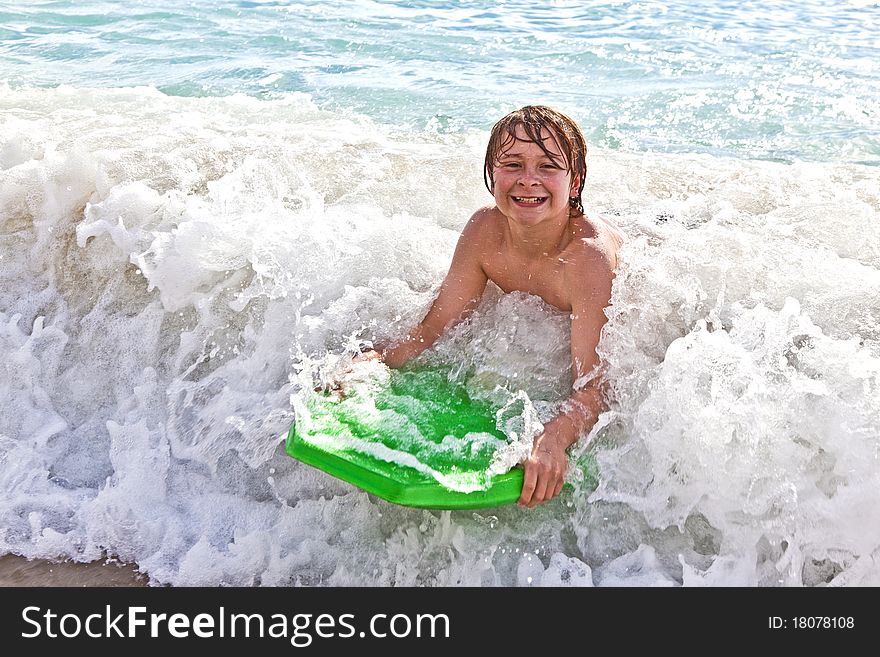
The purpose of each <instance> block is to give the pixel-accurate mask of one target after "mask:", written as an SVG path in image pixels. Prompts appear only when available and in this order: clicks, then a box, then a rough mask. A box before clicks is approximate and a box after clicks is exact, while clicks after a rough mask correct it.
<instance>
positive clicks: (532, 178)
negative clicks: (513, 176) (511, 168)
mask: <svg viewBox="0 0 880 657" xmlns="http://www.w3.org/2000/svg"><path fill="white" fill-rule="evenodd" d="M518 182H519V184H520V185H522V186H523V187H531V186H533V185H537V184H539V183H540V181H539V180H538V176H537V175H536V174H535V172H534V171H527V170H525V169H524V170H523V172H522V174H520V177H519V181H518Z"/></svg>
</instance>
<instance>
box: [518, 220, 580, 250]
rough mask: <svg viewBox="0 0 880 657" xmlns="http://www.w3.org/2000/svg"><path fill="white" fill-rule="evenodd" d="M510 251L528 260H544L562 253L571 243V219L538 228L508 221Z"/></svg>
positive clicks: (545, 224)
mask: <svg viewBox="0 0 880 657" xmlns="http://www.w3.org/2000/svg"><path fill="white" fill-rule="evenodd" d="M507 229H508V232H509V234H510V249H511V250H512V251H514V252H515V253H517V254H519V255H522V256H524V257H527V258H542V257H550V256H555V255H558V254H559V253H561V252H562V251H563V250H564V249H565V247H566V246H568V243H569V242H570V241H571V220H570V217H565V219H563V220H561V221H557V222H553V223H552V224H551V223H548V222H544V223H541V224H539V225H537V226H521V225H519V224H515V223H514V222H512V221H510V220H509V219H508V220H507Z"/></svg>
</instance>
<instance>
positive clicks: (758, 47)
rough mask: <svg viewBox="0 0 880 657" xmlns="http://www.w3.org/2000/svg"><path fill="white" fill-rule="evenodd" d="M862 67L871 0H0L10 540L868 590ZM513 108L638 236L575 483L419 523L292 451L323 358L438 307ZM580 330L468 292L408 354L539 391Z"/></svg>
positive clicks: (440, 578) (178, 572)
mask: <svg viewBox="0 0 880 657" xmlns="http://www.w3.org/2000/svg"><path fill="white" fill-rule="evenodd" d="M878 61H880V3H877V2H869V1H864V0H860V1H850V2H836V3H826V2H819V1H818V0H807V1H791V2H787V1H786V2H783V1H777V2H763V3H743V2H723V1H719V2H708V3H693V2H683V1H670V2H629V1H614V2H590V1H584V0H580V1H578V2H568V1H555V2H543V3H537V2H532V1H529V0H510V1H507V2H488V1H464V2H451V1H443V2H426V1H419V2H402V1H378V0H354V1H352V2H346V3H341V2H340V3H330V2H326V3H325V2H280V1H277V2H276V1H267V2H260V1H251V2H210V3H209V2H205V1H203V0H195V1H192V2H188V3H172V2H168V1H165V0H154V1H150V2H96V1H92V0H85V1H79V2H73V1H72V0H59V1H48V2H15V3H9V2H0V555H4V554H12V555H21V556H24V557H28V558H42V559H52V560H65V559H68V560H74V561H82V562H88V561H94V560H100V559H105V558H108V557H110V558H113V559H119V560H121V561H125V562H129V563H133V564H136V566H137V568H138V569H139V570H140V571H141V572H142V573H144V574H145V576H147V577H148V578H149V581H150V583H152V584H156V585H164V584H170V585H176V586H184V585H208V586H219V585H243V586H275V585H280V586H286V585H325V586H339V585H355V586H360V585H367V586H383V587H384V586H454V585H474V586H538V585H554V586H564V585H572V586H680V585H684V586H761V587H774V586H826V585H829V586H865V585H873V586H878V585H880V68H878V67H877V65H876V62H878ZM529 103H541V104H548V105H552V106H555V107H557V108H559V109H561V110H563V111H565V112H567V113H569V114H570V115H571V116H573V117H574V118H575V119H576V120H577V121H578V122H579V123H580V124H581V126H582V127H583V130H584V133H585V134H586V136H587V138H588V140H589V144H590V150H589V153H588V179H587V184H586V189H585V192H584V200H585V204H586V206H587V211H588V213H594V214H602V215H604V216H605V217H606V218H608V219H610V220H612V221H614V222H616V223H617V224H618V225H619V226H620V228H621V229H622V231H623V232H624V233H625V234H626V236H627V238H628V239H627V243H626V245H625V246H624V248H623V250H622V252H621V263H620V267H619V269H618V275H617V278H616V280H615V284H614V290H613V296H612V303H611V306H610V307H609V308H608V311H607V314H608V316H609V320H608V324H607V326H606V329H605V331H604V334H603V338H602V341H601V344H600V352H601V354H602V355H603V357H604V359H605V361H606V362H607V364H608V377H609V381H610V389H611V404H610V410H609V411H608V412H607V413H605V414H604V415H603V416H602V418H601V419H600V422H599V423H598V425H597V427H596V428H595V429H594V430H593V431H592V432H591V434H590V435H589V436H587V437H584V438H583V439H582V440H581V443H580V445H579V447H578V449H579V450H589V451H591V452H592V453H593V455H594V458H595V460H596V462H597V464H598V469H599V486H598V488H597V489H596V490H595V491H592V492H591V491H589V490H586V489H584V488H583V487H582V486H580V485H579V482H578V481H577V480H576V479H575V480H573V482H572V483H573V486H572V488H570V489H566V491H565V492H564V493H563V494H562V495H561V496H560V497H559V498H557V499H555V500H554V501H552V502H551V503H548V504H545V505H542V506H540V507H538V508H536V509H534V510H523V509H519V508H517V507H515V506H509V507H501V508H497V509H490V510H486V511H481V512H474V511H456V512H448V511H447V512H441V511H425V510H416V509H407V508H403V507H398V506H394V505H390V504H387V503H385V502H384V501H382V500H380V499H377V498H375V497H371V496H369V495H367V494H366V493H363V492H361V491H359V490H357V489H354V488H352V487H351V486H349V485H348V484H346V483H344V482H342V481H339V480H336V479H333V478H331V477H329V476H327V475H324V474H322V473H321V472H319V471H317V470H315V469H313V468H310V467H308V466H306V465H303V464H300V463H298V462H296V461H294V460H293V459H291V458H290V457H288V456H287V455H286V454H285V452H284V446H283V440H284V437H285V435H286V432H287V429H288V428H289V426H290V424H291V423H292V422H293V421H294V410H293V409H294V407H295V401H296V399H297V398H298V396H301V395H303V394H307V391H308V389H309V383H310V382H311V380H312V377H313V376H314V373H315V372H316V371H319V370H321V368H327V367H330V366H332V364H333V362H334V359H336V358H337V357H338V356H339V355H340V354H341V353H344V352H345V349H346V347H347V346H348V345H351V344H352V343H354V342H356V341H357V340H389V339H393V338H394V337H396V336H398V337H399V336H401V335H402V334H404V333H405V331H406V330H407V329H408V328H409V327H411V326H412V325H413V324H414V323H415V322H417V321H418V320H419V319H420V318H421V316H422V315H423V313H424V312H425V311H426V309H427V307H428V306H429V304H430V303H431V301H432V299H433V297H434V295H435V294H436V292H437V289H438V286H439V284H440V282H441V281H442V278H443V276H444V274H445V272H446V269H447V267H448V265H449V261H450V258H451V255H452V251H453V248H454V246H455V243H456V239H457V236H458V233H459V231H460V230H461V228H462V227H463V226H464V224H465V222H466V221H467V219H468V218H469V216H470V215H471V213H472V212H473V211H474V210H475V209H477V208H478V207H481V206H482V205H485V204H488V203H490V202H491V197H490V196H489V194H488V192H487V191H486V190H485V188H484V187H483V183H482V173H481V166H482V157H483V152H484V149H485V143H486V138H487V136H488V130H489V128H490V127H491V125H492V124H493V123H494V121H495V120H497V119H498V118H500V117H501V116H502V115H503V114H505V113H506V112H508V111H510V110H512V109H515V108H517V107H519V106H521V105H524V104H529ZM568 330H569V328H568V318H567V316H566V315H565V314H563V313H559V312H558V311H555V310H553V309H552V308H551V307H549V306H547V305H546V304H544V302H543V301H542V300H541V299H539V298H536V297H531V296H529V295H525V294H520V293H514V294H510V295H504V294H502V293H501V292H500V291H499V290H498V289H497V288H491V286H490V289H488V290H487V293H486V295H485V298H484V299H483V301H482V303H481V305H480V307H479V308H478V310H477V312H476V314H475V316H474V317H473V320H472V321H470V322H469V323H467V324H465V325H462V326H460V327H458V328H457V329H456V330H455V331H454V332H453V333H452V334H450V335H449V336H447V337H446V338H445V339H444V340H443V341H441V342H440V343H439V344H438V345H437V346H436V348H435V349H433V350H432V351H431V352H429V353H427V354H426V355H425V356H423V359H424V360H425V361H426V362H429V363H437V364H442V365H455V366H456V367H459V370H460V372H461V376H462V377H464V379H465V380H466V382H467V384H468V386H470V387H471V388H473V389H474V390H476V391H481V390H482V391H499V390H501V391H504V393H505V394H509V395H520V397H521V398H523V399H525V400H527V403H524V405H523V406H524V410H523V414H524V417H525V416H526V415H528V413H529V412H538V413H539V414H540V413H542V412H543V413H545V414H546V413H547V412H548V411H547V409H551V408H552V407H553V405H554V404H556V403H558V402H559V401H560V400H561V399H563V398H564V397H565V395H566V394H567V392H566V391H567V389H568V386H569V383H570V380H569V376H570V373H569V364H568V358H569V357H568V341H569V335H568ZM536 409H537V410H536ZM542 409H543V410H542Z"/></svg>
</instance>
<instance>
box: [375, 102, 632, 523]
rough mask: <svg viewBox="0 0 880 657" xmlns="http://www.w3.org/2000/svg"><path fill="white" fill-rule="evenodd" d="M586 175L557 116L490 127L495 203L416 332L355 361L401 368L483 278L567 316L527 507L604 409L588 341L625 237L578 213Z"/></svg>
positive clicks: (487, 174) (592, 341) (539, 498)
mask: <svg viewBox="0 0 880 657" xmlns="http://www.w3.org/2000/svg"><path fill="white" fill-rule="evenodd" d="M585 176H586V142H585V140H584V137H583V135H582V134H581V131H580V129H579V128H578V127H577V124H575V122H574V121H572V120H571V119H570V118H568V117H567V116H565V115H564V114H562V113H560V112H558V111H556V110H553V109H550V108H548V107H543V106H527V107H523V108H522V109H519V110H516V111H514V112H511V113H510V114H508V115H507V116H505V117H504V118H502V119H501V120H500V121H498V123H496V124H495V126H494V127H493V129H492V133H491V136H490V138H489V145H488V148H487V149H486V160H485V168H484V181H485V183H486V187H487V188H488V189H489V192H490V193H491V194H492V195H493V196H494V197H495V205H494V206H493V207H486V208H483V209H481V210H478V211H477V212H476V213H474V215H473V216H472V217H471V219H470V221H468V223H467V225H466V226H465V227H464V230H462V233H461V237H460V238H459V240H458V245H457V246H456V248H455V254H454V255H453V257H452V264H451V265H450V267H449V272H448V274H447V275H446V279H445V280H444V281H443V284H442V286H441V288H440V293H439V295H438V296H437V299H436V300H435V301H434V303H433V305H432V306H431V308H430V310H429V311H428V313H427V315H425V317H424V319H422V321H421V322H420V323H419V324H418V326H416V327H415V329H413V330H412V331H411V332H410V333H409V335H408V336H407V337H406V338H404V340H403V341H402V342H400V343H399V344H396V345H393V346H387V347H384V348H380V349H379V350H378V351H371V352H367V353H366V354H364V355H363V356H361V358H368V359H373V358H379V359H381V360H382V361H384V362H385V363H386V364H387V365H388V366H389V367H395V368H396V367H400V366H401V365H403V364H404V363H406V362H407V361H408V360H410V359H411V358H414V357H415V356H417V355H418V354H420V353H421V352H423V351H424V350H425V349H427V348H429V347H430V346H431V345H432V344H434V342H435V341H436V340H437V339H438V338H439V337H440V336H441V335H442V334H443V333H444V331H446V330H447V329H449V328H450V327H451V326H453V325H455V324H456V323H458V322H460V321H462V320H463V319H465V318H466V317H467V316H468V315H469V314H470V313H471V312H472V311H473V310H474V308H475V307H476V306H477V304H478V302H479V300H480V298H481V296H482V294H483V291H484V290H485V288H486V283H487V281H492V282H493V283H495V284H496V285H497V286H498V287H499V288H501V289H502V290H503V291H504V292H512V291H514V290H520V291H523V292H528V293H529V294H535V295H538V296H540V297H541V298H542V299H544V301H546V302H547V303H548V304H550V305H551V306H555V307H556V308H558V309H560V310H563V311H566V312H569V313H571V356H572V372H573V377H574V385H573V387H572V393H571V395H570V397H569V400H568V403H566V404H564V405H563V408H564V409H565V410H564V411H563V412H561V413H560V414H559V415H557V416H556V417H554V418H553V419H552V420H550V421H549V422H548V423H547V424H545V425H544V430H543V432H542V433H540V434H539V435H538V436H537V437H536V438H535V440H534V445H533V448H532V452H531V455H530V456H529V458H528V459H527V460H526V461H525V462H524V463H523V466H524V470H525V476H524V481H523V488H522V494H521V496H520V499H519V502H518V503H519V505H520V506H526V507H529V508H533V507H535V506H536V505H538V504H540V503H542V502H546V501H548V500H551V499H553V498H554V497H555V496H556V495H558V494H559V491H560V490H561V489H562V484H563V482H564V478H565V472H566V470H567V468H568V459H567V453H566V450H567V448H568V447H570V446H571V445H572V444H574V443H575V442H576V441H577V439H578V436H579V435H580V434H582V433H584V432H587V431H589V429H591V428H592V426H593V424H595V422H596V419H597V418H598V416H599V413H600V412H601V411H602V410H603V408H604V399H603V393H602V379H601V372H600V363H599V357H598V355H597V354H596V345H597V344H598V342H599V333H600V331H601V329H602V326H603V325H604V324H605V321H606V317H605V314H604V312H603V310H604V308H605V307H606V306H607V305H608V303H609V300H610V298H611V282H612V280H613V278H614V270H615V268H616V266H617V251H618V249H619V248H620V246H621V244H622V243H623V236H622V234H621V233H620V231H619V230H618V229H617V228H616V227H615V226H613V225H611V224H610V223H608V222H607V221H605V220H604V219H602V218H598V217H597V218H593V217H587V216H585V215H584V209H583V202H582V200H581V194H582V192H583V189H584V182H585Z"/></svg>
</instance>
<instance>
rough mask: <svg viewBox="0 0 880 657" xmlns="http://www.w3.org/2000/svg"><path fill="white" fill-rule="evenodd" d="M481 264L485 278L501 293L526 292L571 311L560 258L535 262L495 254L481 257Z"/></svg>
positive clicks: (562, 263)
mask: <svg viewBox="0 0 880 657" xmlns="http://www.w3.org/2000/svg"><path fill="white" fill-rule="evenodd" d="M482 265H483V271H484V272H485V273H486V275H487V276H488V277H489V280H491V281H492V282H493V283H495V285H497V286H498V287H500V288H501V289H502V290H503V291H504V292H514V291H520V292H527V293H528V294H534V295H537V296H539V297H541V298H542V299H543V300H544V301H546V302H547V303H548V304H550V305H551V306H554V307H555V308H557V309H559V310H563V311H565V312H569V311H571V301H570V297H569V294H568V291H567V290H566V285H565V281H566V275H565V274H566V272H565V263H564V261H562V260H560V259H547V260H543V261H537V262H536V261H529V260H525V259H522V258H516V257H510V256H503V255H501V254H498V255H497V256H494V257H493V256H490V257H487V258H485V259H484V261H483V263H482Z"/></svg>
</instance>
